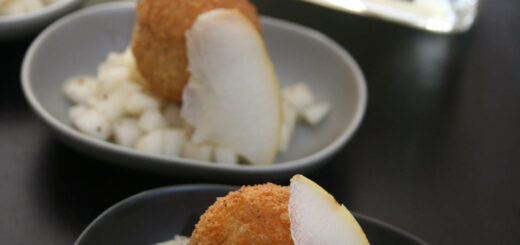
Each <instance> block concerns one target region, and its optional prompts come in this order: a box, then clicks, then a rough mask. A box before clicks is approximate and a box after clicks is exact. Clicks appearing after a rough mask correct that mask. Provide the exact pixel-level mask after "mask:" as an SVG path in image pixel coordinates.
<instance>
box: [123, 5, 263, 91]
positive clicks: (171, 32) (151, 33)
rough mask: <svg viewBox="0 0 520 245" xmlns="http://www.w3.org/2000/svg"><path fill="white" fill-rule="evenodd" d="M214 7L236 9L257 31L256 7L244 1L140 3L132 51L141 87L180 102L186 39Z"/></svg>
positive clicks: (185, 81)
mask: <svg viewBox="0 0 520 245" xmlns="http://www.w3.org/2000/svg"><path fill="white" fill-rule="evenodd" d="M216 8H227V9H239V10H240V11H241V12H242V13H243V14H244V15H245V16H246V17H247V18H248V19H249V20H250V21H251V22H252V23H253V24H254V25H255V26H256V27H257V28H258V30H260V21H259V18H258V14H257V12H256V7H255V6H254V5H253V4H251V3H250V2H249V1H248V0H141V1H140V2H139V3H138V4H137V23H136V27H135V28H134V32H133V36H132V51H133V53H134V56H135V58H136V61H137V68H138V70H139V71H140V73H141V74H142V76H143V77H144V78H145V79H144V80H145V81H143V82H144V83H145V84H143V85H144V86H145V87H147V88H148V89H149V90H151V91H152V92H153V93H155V94H156V95H158V96H160V97H163V98H165V99H168V100H173V101H181V100H182V90H183V88H184V85H186V83H187V82H188V79H189V77H190V74H189V72H188V71H187V70H186V67H187V64H188V58H187V52H186V38H185V36H184V33H185V32H186V30H188V29H190V27H191V26H192V24H193V23H194V22H195V20H196V19H197V17H198V16H199V15H200V14H202V13H204V12H207V11H210V10H212V9H216Z"/></svg>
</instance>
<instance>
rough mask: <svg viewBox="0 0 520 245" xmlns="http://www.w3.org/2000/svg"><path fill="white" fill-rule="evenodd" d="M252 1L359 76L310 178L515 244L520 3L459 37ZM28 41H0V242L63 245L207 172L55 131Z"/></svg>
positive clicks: (390, 210)
mask: <svg viewBox="0 0 520 245" xmlns="http://www.w3.org/2000/svg"><path fill="white" fill-rule="evenodd" d="M256 3H257V5H258V7H259V10H260V12H261V13H263V14H266V15H271V16H275V17H279V18H284V19H288V20H291V21H294V22H298V23H302V24H304V25H307V26H310V27H313V28H315V29H318V30H320V31H322V32H324V33H325V34H327V35H329V36H330V37H332V38H333V39H335V40H336V41H337V42H339V43H340V44H341V45H342V46H343V47H344V48H345V49H347V50H348V51H349V52H351V54H352V55H353V56H354V57H355V58H356V59H357V61H358V62H359V64H360V66H361V67H362V69H363V70H364V72H365V75H366V78H367V83H368V89H369V103H368V110H367V114H366V117H365V119H364V122H363V124H362V126H361V128H360V129H359V131H358V133H357V134H356V135H355V137H354V138H353V139H352V141H351V142H350V143H349V144H348V145H347V146H346V147H345V148H344V149H343V150H342V151H341V152H340V153H339V154H338V155H337V156H336V157H334V158H333V159H331V161H330V163H329V164H327V165H325V166H324V167H323V168H321V169H319V170H318V171H316V172H314V173H313V174H310V176H309V177H310V178H312V179H314V180H315V181H317V182H318V183H319V184H321V185H322V186H323V187H324V188H326V189H327V190H329V191H330V192H331V193H332V194H334V195H335V196H336V198H337V199H338V200H339V201H340V202H343V203H345V204H346V205H347V206H348V207H349V208H350V209H351V210H354V211H357V212H360V213H364V214H367V215H369V216H372V217H375V218H378V219H381V220H383V221H386V222H388V223H391V224H394V225H396V226H398V227H401V228H403V229H405V230H407V231H410V232H411V233H413V234H416V235H418V236H419V237H421V238H423V239H424V240H426V241H427V242H429V243H432V244H518V243H520V229H519V228H520V191H519V188H520V98H519V97H520V58H519V57H520V47H519V46H520V31H519V30H520V15H519V14H518V10H520V1H515V0H503V1H486V2H485V3H484V6H483V11H482V12H481V16H480V18H479V20H478V22H477V23H476V25H475V26H474V28H473V29H472V30H471V31H470V32H469V33H466V34H462V35H437V34H431V33H425V32H421V31H418V30H413V29H410V28H407V27H403V26H399V25H395V24H389V23H385V22H382V21H379V20H375V19H370V18H364V17H357V16H353V15H349V14H344V13H340V12H337V11H333V10H328V9H325V8H321V7H315V6H312V5H310V4H307V3H301V2H295V1H277V0H271V1H267V0H258V1H256ZM30 41H31V40H21V41H17V42H10V43H0V61H1V64H0V80H1V81H0V86H1V89H0V93H1V94H0V159H1V160H0V243H1V244H42V245H43V244H71V243H72V242H73V241H74V240H75V238H76V237H77V236H78V235H79V234H80V232H81V231H82V229H83V228H85V226H86V225H87V224H89V222H90V221H92V220H93V219H94V218H95V217H96V216H97V215H98V214H100V213H101V212H102V211H103V210H105V209H106V208H108V207H109V206H111V205H112V204H114V203H116V202H117V201H119V200H121V199H123V198H125V197H127V196H129V195H132V194H135V193H137V192H140V191H143V190H147V189H150V188H154V187H159V186H165V185H173V184H180V183H196V182H208V180H200V179H183V178H178V177H171V176H160V175H156V174H151V173H146V172H140V171H135V170H131V169H125V168H121V167H116V166H114V165H112V164H109V163H105V162H100V161H98V160H95V159H93V158H91V157H89V156H86V155H83V154H80V153H78V152H76V151H74V150H72V149H70V148H69V147H67V146H65V145H64V144H62V143H61V142H60V141H58V140H57V139H56V138H55V137H54V136H53V135H51V132H50V130H49V129H48V128H47V127H46V126H44V125H43V124H42V123H41V122H40V121H39V119H38V118H37V117H36V115H35V114H34V113H33V112H32V111H31V110H30V108H29V106H28V104H27V102H26V101H25V98H24V96H23V94H22V91H21V88H20V81H19V70H20V63H21V60H22V56H23V54H24V52H25V49H26V48H27V46H28V45H29V43H30ZM229 183H230V184H240V183H233V181H232V180H230V181H229ZM250 184H252V183H250ZM280 184H287V182H282V183H280Z"/></svg>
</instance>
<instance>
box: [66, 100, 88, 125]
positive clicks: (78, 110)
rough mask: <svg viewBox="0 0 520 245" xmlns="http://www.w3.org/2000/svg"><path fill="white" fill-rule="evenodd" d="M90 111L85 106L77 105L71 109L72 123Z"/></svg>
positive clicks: (70, 117)
mask: <svg viewBox="0 0 520 245" xmlns="http://www.w3.org/2000/svg"><path fill="white" fill-rule="evenodd" d="M87 111H88V108H87V107H86V106H85V105H83V104H76V105H73V106H71V107H70V108H69V119H70V121H72V122H73V121H75V120H76V118H78V117H79V116H81V115H83V114H85V112H87Z"/></svg>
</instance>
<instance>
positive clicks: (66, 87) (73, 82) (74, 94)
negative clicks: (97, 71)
mask: <svg viewBox="0 0 520 245" xmlns="http://www.w3.org/2000/svg"><path fill="white" fill-rule="evenodd" d="M62 91H63V93H64V94H65V96H66V97H67V98H68V99H69V100H70V101H72V102H74V103H78V104H79V103H83V102H85V101H86V100H87V99H88V98H90V97H93V96H95V95H96V93H97V91H98V81H97V80H96V79H95V78H93V77H73V78H70V79H68V80H67V81H65V83H64V84H63V87H62Z"/></svg>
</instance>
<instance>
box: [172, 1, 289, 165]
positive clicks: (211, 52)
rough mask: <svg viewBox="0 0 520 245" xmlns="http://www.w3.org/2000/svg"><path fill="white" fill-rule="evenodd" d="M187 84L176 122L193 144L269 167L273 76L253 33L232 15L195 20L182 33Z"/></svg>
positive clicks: (277, 108)
mask: <svg viewBox="0 0 520 245" xmlns="http://www.w3.org/2000/svg"><path fill="white" fill-rule="evenodd" d="M186 45H187V51H188V63H189V65H188V70H189V72H190V73H191V78H190V80H189V81H188V84H187V85H186V87H185V88H184V91H183V100H182V101H183V106H182V110H181V116H182V117H183V118H184V119H185V120H186V121H187V122H188V123H190V124H191V125H192V126H193V127H194V128H195V131H194V134H193V138H192V141H193V142H194V143H201V142H207V143H214V144H218V145H220V146H223V147H228V148H231V149H233V150H234V151H236V152H237V153H239V154H240V155H242V156H243V157H244V158H245V159H247V160H248V161H249V162H251V163H252V164H257V165H262V164H271V163H273V161H274V158H275V156H276V153H277V149H278V145H279V141H280V139H279V138H280V128H281V122H282V118H281V113H282V112H281V95H280V89H279V85H278V80H277V78H276V74H275V71H274V68H273V65H272V63H271V60H270V58H269V55H268V53H267V50H266V47H265V44H264V42H263V40H262V37H261V36H260V33H259V32H258V31H257V29H256V28H255V27H254V26H253V24H251V22H250V21H249V20H248V19H247V18H246V17H245V16H244V15H242V13H241V12H240V11H238V10H229V9H216V10H212V11H209V12H206V13H203V14H201V15H200V16H199V17H198V18H197V20H196V21H195V23H194V24H193V26H192V27H191V29H190V30H188V31H187V32H186Z"/></svg>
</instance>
